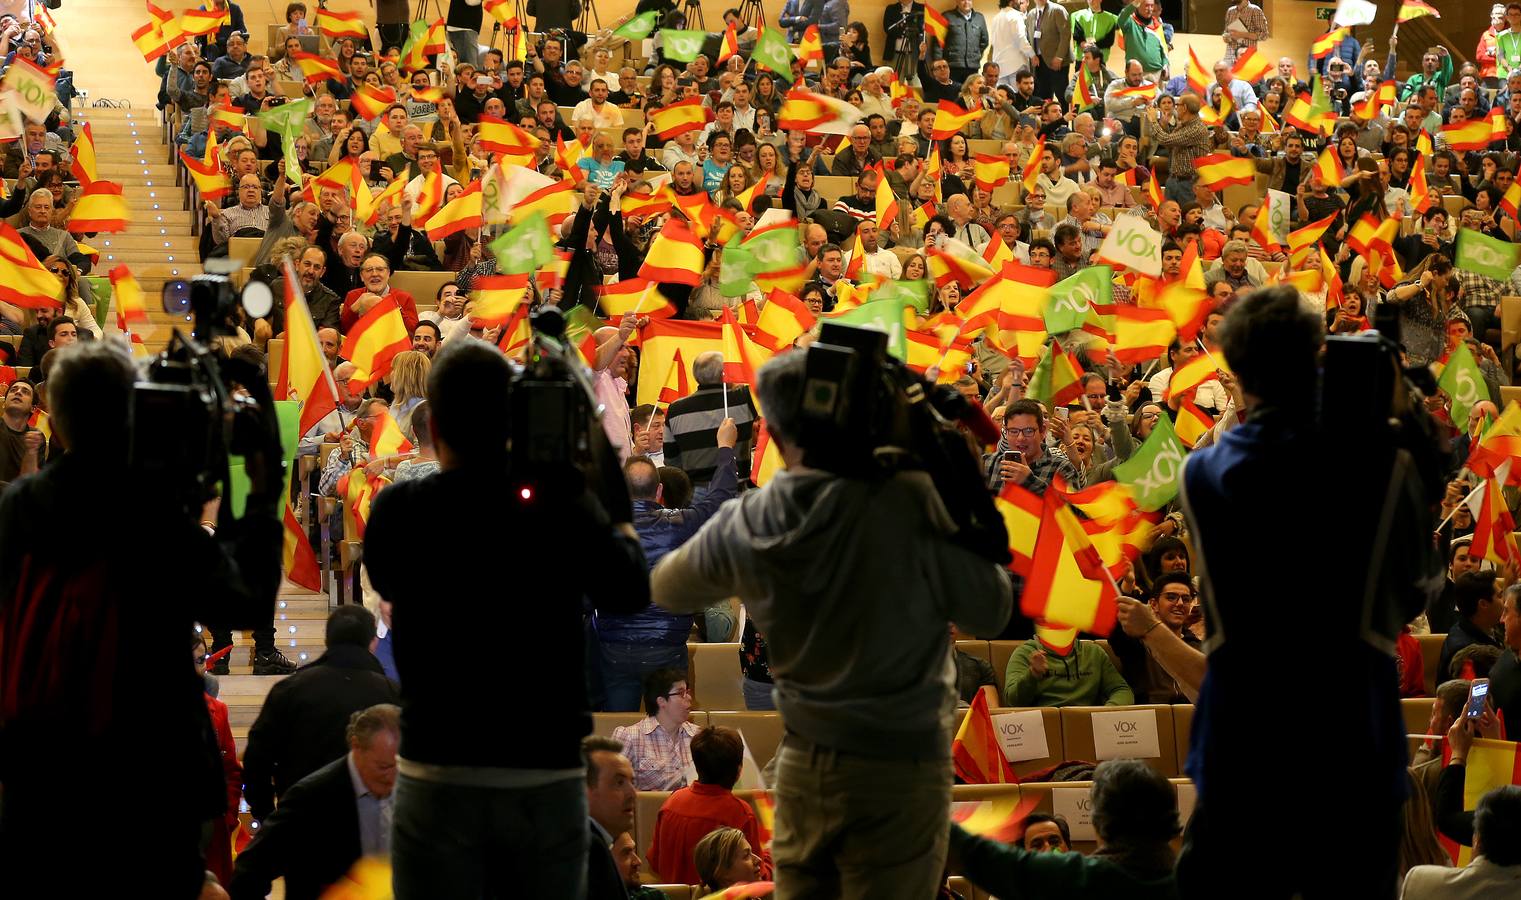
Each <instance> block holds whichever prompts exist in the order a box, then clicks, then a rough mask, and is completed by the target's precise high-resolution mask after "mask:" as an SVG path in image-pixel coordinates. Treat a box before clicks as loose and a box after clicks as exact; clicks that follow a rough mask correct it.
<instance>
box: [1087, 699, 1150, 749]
mask: <svg viewBox="0 0 1521 900" xmlns="http://www.w3.org/2000/svg"><path fill="white" fill-rule="evenodd" d="M1093 753H1094V756H1095V757H1096V758H1098V759H1099V760H1106V759H1155V758H1157V757H1160V756H1161V755H1162V749H1161V745H1160V743H1159V742H1158V740H1157V711H1156V710H1154V709H1121V710H1115V711H1113V712H1108V711H1106V712H1096V713H1094V714H1093Z"/></svg>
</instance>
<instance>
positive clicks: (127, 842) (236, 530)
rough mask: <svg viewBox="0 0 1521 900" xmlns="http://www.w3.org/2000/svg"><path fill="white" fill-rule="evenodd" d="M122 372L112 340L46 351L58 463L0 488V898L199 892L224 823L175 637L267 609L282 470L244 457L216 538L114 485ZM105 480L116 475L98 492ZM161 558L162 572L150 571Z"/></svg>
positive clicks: (218, 786)
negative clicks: (84, 861)
mask: <svg viewBox="0 0 1521 900" xmlns="http://www.w3.org/2000/svg"><path fill="white" fill-rule="evenodd" d="M135 380H136V375H135V372H134V370H133V364H132V360H131V357H130V355H129V353H128V351H127V348H126V345H125V343H124V342H121V341H119V340H115V339H113V340H108V341H94V342H86V343H77V344H73V345H71V346H69V347H66V348H64V349H63V350H61V351H59V353H58V358H57V362H56V364H55V365H54V367H53V370H52V373H51V377H50V378H49V380H48V399H49V401H50V406H51V412H52V422H53V428H54V429H56V432H57V434H58V435H59V436H60V437H61V438H62V439H63V442H64V443H65V444H66V445H67V447H68V452H67V453H65V454H64V455H63V456H62V457H61V458H59V459H58V460H57V461H55V462H53V463H52V464H50V465H48V466H47V467H46V468H44V469H43V470H42V471H41V472H39V473H37V474H35V475H28V476H23V477H22V478H21V479H19V480H18V481H16V482H13V483H12V484H11V486H10V487H9V488H8V489H7V490H6V491H5V493H4V494H3V495H0V535H4V538H3V540H0V684H4V685H5V690H4V692H3V698H0V790H3V796H4V803H3V804H0V885H3V887H0V893H4V894H6V895H7V896H16V897H21V896H40V895H42V894H44V893H48V891H44V890H42V889H40V888H39V886H40V885H43V884H50V885H58V884H60V883H61V880H69V879H71V878H72V879H76V880H77V881H76V886H77V887H79V888H81V889H84V890H85V892H88V893H94V891H88V890H87V889H88V888H92V887H98V888H101V889H103V890H106V891H113V892H115V891H120V890H122V889H123V886H125V885H133V886H141V887H147V886H151V888H150V889H149V890H150V893H152V895H153V896H156V897H166V898H191V897H196V896H197V895H198V894H200V893H201V891H202V890H203V884H205V879H206V877H207V875H206V871H205V865H204V863H203V860H202V855H201V846H200V845H201V835H202V827H203V825H204V824H206V823H207V821H208V820H211V819H213V818H216V817H219V816H222V815H224V814H225V811H226V804H227V789H226V786H225V783H224V781H223V774H222V762H221V759H220V754H219V753H218V751H217V747H216V744H215V739H214V736H213V733H212V730H211V723H210V720H209V718H208V716H207V712H206V703H205V700H204V699H203V693H204V685H203V683H202V681H201V679H200V678H199V677H198V676H197V675H196V673H195V670H194V667H193V665H192V664H191V662H190V658H189V657H188V655H187V654H186V653H185V652H184V642H185V640H186V639H187V637H188V636H189V635H190V633H191V631H192V628H193V625H194V623H195V622H196V621H197V620H209V619H213V618H215V619H219V620H221V621H225V622H228V623H230V624H231V625H233V626H235V627H247V625H248V623H249V622H251V621H254V620H258V619H265V620H267V619H268V618H269V616H270V615H271V614H272V610H273V605H274V597H275V592H276V590H277V589H278V587H279V582H280V548H281V528H280V523H279V519H278V518H277V517H276V515H275V510H276V506H277V503H278V501H279V498H280V491H281V483H282V479H281V465H280V461H279V459H278V457H274V456H272V455H271V454H270V453H268V452H256V453H253V454H252V455H250V456H249V458H248V467H247V471H248V474H249V477H250V480H251V482H252V489H251V491H250V493H249V495H248V500H247V506H246V510H247V512H246V514H245V516H244V518H243V519H241V520H238V521H235V522H233V521H229V522H227V523H226V525H225V527H223V528H221V529H220V530H218V531H217V532H216V534H215V536H213V535H212V534H211V533H210V529H208V528H203V527H201V526H200V525H198V524H197V520H196V516H195V515H194V514H193V513H195V512H201V511H200V510H193V511H192V510H187V509H186V505H185V503H184V502H182V500H181V499H180V496H179V495H177V494H176V493H174V492H173V491H171V490H166V489H165V488H164V485H163V483H162V482H159V481H156V480H154V479H150V478H138V477H136V476H133V477H129V478H121V477H117V476H118V475H119V474H120V473H121V470H122V461H123V460H124V459H127V458H128V452H129V451H128V448H129V446H131V439H130V434H131V421H132V420H131V418H130V417H129V414H130V411H131V410H132V408H133V404H134V393H135V390H136V389H135V388H134V382H135ZM152 437H153V436H151V435H150V436H149V438H150V439H151V438H152ZM159 437H161V438H162V440H164V441H172V440H184V439H186V438H191V437H193V436H191V435H178V434H163V435H161V436H159ZM105 472H110V473H117V475H113V476H111V480H112V482H113V483H112V485H111V487H110V489H103V483H102V480H101V478H102V473H105ZM212 505H214V504H212ZM82 529H88V530H89V531H90V533H92V534H97V535H103V536H107V537H108V539H107V540H101V541H96V542H95V546H93V547H92V548H91V549H90V551H89V552H81V550H80V548H79V546H78V544H77V542H76V541H73V540H71V539H70V536H71V535H79V534H81V533H82ZM166 553H169V554H173V559H174V562H173V566H174V571H173V573H172V574H168V573H162V572H161V571H160V570H157V569H154V568H151V566H152V565H153V563H154V561H155V560H156V559H162V558H163V557H164V555H165V554H166ZM166 575H167V577H165V576H166ZM103 817H111V818H115V819H117V820H118V822H119V824H120V827H118V828H115V829H113V834H112V836H111V839H110V840H108V841H103V842H99V844H98V846H95V847H92V848H91V849H90V851H89V853H88V856H89V860H90V866H89V868H88V870H87V871H88V873H89V874H86V872H85V871H82V870H81V869H80V867H79V862H80V858H81V857H80V842H79V839H80V835H81V834H82V833H83V831H82V830H83V829H88V828H89V827H90V823H91V822H100V821H103V820H104V818H103ZM85 882H89V883H88V884H86V883H85ZM213 887H214V885H213ZM206 890H207V895H208V896H216V895H218V894H217V893H216V892H213V891H212V890H211V888H210V887H208V888H207V889H206Z"/></svg>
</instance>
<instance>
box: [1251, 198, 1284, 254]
mask: <svg viewBox="0 0 1521 900" xmlns="http://www.w3.org/2000/svg"><path fill="white" fill-rule="evenodd" d="M1264 199H1265V200H1267V201H1268V202H1264V203H1263V204H1262V208H1261V209H1259V210H1258V211H1257V220H1256V221H1255V222H1253V223H1252V240H1254V241H1256V242H1257V244H1258V246H1260V247H1261V248H1262V249H1263V250H1265V251H1267V252H1268V253H1277V252H1278V251H1279V250H1280V249H1282V248H1281V247H1279V246H1278V241H1277V239H1276V238H1274V236H1273V224H1272V218H1271V217H1272V211H1273V204H1272V202H1271V200H1272V195H1271V194H1270V195H1268V197H1266V198H1264Z"/></svg>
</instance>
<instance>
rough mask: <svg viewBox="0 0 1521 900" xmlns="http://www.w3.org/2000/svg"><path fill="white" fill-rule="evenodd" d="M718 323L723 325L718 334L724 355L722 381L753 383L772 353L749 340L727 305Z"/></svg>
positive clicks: (726, 382) (727, 382) (728, 382)
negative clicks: (756, 374)
mask: <svg viewBox="0 0 1521 900" xmlns="http://www.w3.org/2000/svg"><path fill="white" fill-rule="evenodd" d="M719 323H720V324H721V325H722V326H723V327H722V329H721V330H720V333H719V336H720V338H721V339H722V343H723V349H722V350H721V351H720V352H721V353H723V357H724V383H725V384H754V383H755V373H756V372H757V371H759V370H760V367H761V366H762V365H764V364H765V363H766V361H767V360H769V359H770V358H771V357H772V356H773V355H774V354H772V352H771V351H770V350H767V349H766V348H765V347H762V346H761V345H760V344H757V343H756V342H755V341H752V340H750V336H749V335H748V334H746V333H745V329H744V327H743V326H741V325H740V324H739V321H738V320H737V319H735V318H734V310H732V309H730V308H729V307H727V306H725V307H724V308H723V311H722V313H721V314H720V316H719Z"/></svg>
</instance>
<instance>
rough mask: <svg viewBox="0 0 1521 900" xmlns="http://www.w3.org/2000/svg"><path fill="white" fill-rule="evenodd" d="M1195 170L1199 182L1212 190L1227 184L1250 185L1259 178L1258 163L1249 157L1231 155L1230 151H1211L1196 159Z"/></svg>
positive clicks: (1219, 188)
mask: <svg viewBox="0 0 1521 900" xmlns="http://www.w3.org/2000/svg"><path fill="white" fill-rule="evenodd" d="M1194 171H1196V172H1197V173H1198V175H1199V183H1200V184H1201V185H1203V186H1205V187H1207V188H1209V189H1210V190H1212V191H1218V190H1221V189H1223V188H1225V187H1226V186H1227V185H1232V184H1242V185H1250V184H1253V183H1255V182H1256V180H1257V165H1256V163H1254V162H1253V161H1252V160H1251V159H1250V158H1249V157H1237V156H1231V155H1230V154H1229V153H1211V154H1209V155H1208V156H1201V157H1199V158H1198V159H1196V160H1194Z"/></svg>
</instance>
